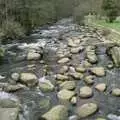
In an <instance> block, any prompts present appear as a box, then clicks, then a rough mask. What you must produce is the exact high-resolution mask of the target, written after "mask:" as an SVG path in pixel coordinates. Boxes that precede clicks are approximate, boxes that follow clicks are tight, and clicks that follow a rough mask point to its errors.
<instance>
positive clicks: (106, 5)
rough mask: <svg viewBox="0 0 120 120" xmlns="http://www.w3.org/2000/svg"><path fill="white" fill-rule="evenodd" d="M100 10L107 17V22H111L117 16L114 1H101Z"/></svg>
mask: <svg viewBox="0 0 120 120" xmlns="http://www.w3.org/2000/svg"><path fill="white" fill-rule="evenodd" d="M102 8H103V10H104V12H105V15H106V16H107V17H108V22H113V21H114V20H115V19H116V17H117V15H118V8H117V4H116V1H115V0H103V5H102Z"/></svg>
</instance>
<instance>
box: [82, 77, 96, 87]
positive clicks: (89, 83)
mask: <svg viewBox="0 0 120 120" xmlns="http://www.w3.org/2000/svg"><path fill="white" fill-rule="evenodd" d="M94 78H95V76H93V75H89V76H86V77H85V78H84V81H85V83H86V84H88V85H92V84H93V83H94Z"/></svg>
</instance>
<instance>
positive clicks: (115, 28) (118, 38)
mask: <svg viewBox="0 0 120 120" xmlns="http://www.w3.org/2000/svg"><path fill="white" fill-rule="evenodd" d="M89 25H90V26H93V27H97V28H98V29H101V30H103V31H109V34H108V35H107V36H105V37H106V38H107V39H108V40H110V41H113V42H116V43H119V44H120V22H116V21H115V22H113V23H107V22H106V21H105V20H94V22H91V23H89Z"/></svg>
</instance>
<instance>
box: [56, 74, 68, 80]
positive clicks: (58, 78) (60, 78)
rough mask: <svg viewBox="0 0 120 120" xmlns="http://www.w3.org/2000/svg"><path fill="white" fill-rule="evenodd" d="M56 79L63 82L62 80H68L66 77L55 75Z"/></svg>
mask: <svg viewBox="0 0 120 120" xmlns="http://www.w3.org/2000/svg"><path fill="white" fill-rule="evenodd" d="M56 79H57V80H61V81H64V80H68V79H69V78H68V76H67V75H62V74H57V75H56Z"/></svg>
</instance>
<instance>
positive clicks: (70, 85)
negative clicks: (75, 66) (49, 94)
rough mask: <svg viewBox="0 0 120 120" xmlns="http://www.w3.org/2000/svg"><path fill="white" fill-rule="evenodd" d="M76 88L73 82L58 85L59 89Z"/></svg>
mask: <svg viewBox="0 0 120 120" xmlns="http://www.w3.org/2000/svg"><path fill="white" fill-rule="evenodd" d="M75 87H76V83H75V81H65V82H63V83H62V84H60V88H61V89H67V90H73V89H74V88H75Z"/></svg>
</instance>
